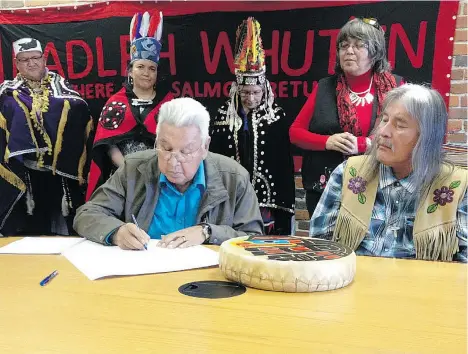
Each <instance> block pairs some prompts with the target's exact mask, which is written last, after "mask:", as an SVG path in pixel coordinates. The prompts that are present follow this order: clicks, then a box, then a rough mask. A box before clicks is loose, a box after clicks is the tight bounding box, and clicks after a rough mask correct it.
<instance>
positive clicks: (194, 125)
mask: <svg viewBox="0 0 468 354" xmlns="http://www.w3.org/2000/svg"><path fill="white" fill-rule="evenodd" d="M209 121H210V117H209V114H208V112H207V111H206V109H205V107H204V106H203V105H201V104H200V103H199V102H197V101H195V100H194V99H192V98H188V97H185V98H177V99H174V100H172V101H169V102H166V103H164V104H163V105H162V106H161V109H160V112H159V117H158V125H157V128H156V136H157V138H156V146H155V150H147V151H141V152H137V153H134V154H130V155H128V156H127V157H126V159H125V164H124V165H123V166H121V167H120V168H119V169H118V170H117V171H116V172H115V173H114V174H113V175H112V176H111V177H110V178H109V180H108V181H107V182H106V183H104V184H103V185H102V186H101V187H99V188H98V189H97V190H96V191H95V192H94V193H93V195H92V196H91V199H90V200H89V201H88V202H87V203H86V204H85V205H83V206H82V207H81V208H79V209H78V211H77V214H76V217H75V221H74V228H75V230H76V231H77V232H78V233H79V234H80V235H82V236H83V237H86V238H88V239H90V240H92V241H95V242H100V243H103V244H109V245H111V244H113V245H117V246H119V247H121V248H123V249H143V248H144V247H145V246H146V244H147V243H148V241H149V239H150V238H152V239H161V242H159V244H158V245H159V246H161V247H169V248H175V247H188V246H194V245H199V244H202V243H212V244H221V243H222V242H223V241H225V240H227V239H230V238H233V237H238V236H244V235H248V234H257V235H260V234H262V232H263V222H262V218H261V215H260V210H259V206H258V202H257V196H256V194H255V191H254V190H253V187H252V185H251V183H250V179H249V174H248V172H247V171H246V170H245V169H244V168H243V167H242V166H241V165H240V164H238V163H237V162H236V161H234V160H232V159H230V158H227V157H224V156H222V155H218V154H214V153H210V152H208V148H209V144H210V137H209V135H208V127H209ZM133 216H135V219H136V220H133ZM134 222H135V223H136V225H135V223H134ZM138 226H139V227H138Z"/></svg>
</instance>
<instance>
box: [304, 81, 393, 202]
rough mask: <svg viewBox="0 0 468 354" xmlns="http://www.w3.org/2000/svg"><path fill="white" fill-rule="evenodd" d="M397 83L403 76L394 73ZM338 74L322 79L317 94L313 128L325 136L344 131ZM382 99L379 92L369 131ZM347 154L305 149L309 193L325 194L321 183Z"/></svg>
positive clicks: (305, 170) (305, 168)
mask: <svg viewBox="0 0 468 354" xmlns="http://www.w3.org/2000/svg"><path fill="white" fill-rule="evenodd" d="M394 77H395V80H396V83H397V86H399V85H400V82H401V77H399V76H397V75H394ZM337 78H338V76H337V75H334V76H331V77H327V78H324V79H321V80H320V81H319V82H318V90H317V96H316V99H315V108H314V113H313V116H312V120H311V121H310V124H309V131H310V132H312V133H317V134H322V135H333V134H338V133H343V129H342V128H341V126H340V119H339V117H338V107H337V104H336V83H337ZM378 104H380V102H378V99H377V95H375V97H374V102H373V108H372V117H371V125H370V129H369V133H370V132H371V131H372V129H373V127H374V124H375V119H376V116H377V107H378ZM345 158H346V157H345V155H343V154H342V153H341V152H338V151H328V150H325V151H312V150H304V152H303V161H302V183H303V185H304V189H305V190H306V191H308V192H317V193H318V194H321V193H322V191H323V189H324V185H323V184H322V183H320V177H321V176H322V175H325V176H326V179H327V180H328V177H329V176H330V174H331V172H333V170H334V169H335V168H336V167H337V166H338V165H339V164H340V163H342V162H343V161H344V160H345Z"/></svg>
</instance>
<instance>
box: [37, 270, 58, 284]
mask: <svg viewBox="0 0 468 354" xmlns="http://www.w3.org/2000/svg"><path fill="white" fill-rule="evenodd" d="M57 275H58V270H54V271H53V272H52V273H50V274H49V275H48V276H46V277H45V278H44V279H43V280H42V281H41V282H40V283H39V284H40V285H41V286H44V285H47V284H48V283H49V282H50V281H51V280H52V279H54V278H55V277H56V276H57Z"/></svg>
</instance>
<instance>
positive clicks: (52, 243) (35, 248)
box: [0, 237, 85, 254]
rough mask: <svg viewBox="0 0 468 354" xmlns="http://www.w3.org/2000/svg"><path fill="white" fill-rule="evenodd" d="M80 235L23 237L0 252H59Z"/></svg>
mask: <svg viewBox="0 0 468 354" xmlns="http://www.w3.org/2000/svg"><path fill="white" fill-rule="evenodd" d="M84 240H85V239H84V238H82V237H25V238H22V239H21V240H18V241H15V242H12V243H9V244H8V245H6V246H3V247H1V248H0V254H9V253H10V254H61V253H62V252H63V251H65V250H66V249H68V248H70V247H73V246H74V245H76V244H78V243H80V242H83V241H84Z"/></svg>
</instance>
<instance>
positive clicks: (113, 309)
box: [0, 238, 467, 354]
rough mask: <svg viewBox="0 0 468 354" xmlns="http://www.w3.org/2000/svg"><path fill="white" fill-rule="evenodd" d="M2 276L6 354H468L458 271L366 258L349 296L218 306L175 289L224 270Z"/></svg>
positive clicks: (23, 267)
mask: <svg viewBox="0 0 468 354" xmlns="http://www.w3.org/2000/svg"><path fill="white" fill-rule="evenodd" d="M13 240H15V238H9V239H0V246H3V245H6V244H7V243H9V242H11V241H13ZM0 269H1V270H0V286H1V288H0V353H5V354H7V353H8V354H10V353H27V354H30V353H40V354H43V353H60V354H74V353H79V354H88V353H125V354H132V353H150V352H152V353H255V354H258V353H372V354H375V353H385V354H387V353H392V354H394V353H425V354H426V353H444V354H458V353H463V354H465V353H466V352H467V344H466V339H467V336H466V332H467V327H466V321H467V267H466V265H462V264H453V263H439V262H424V261H412V260H397V259H385V258H371V257H358V259H357V273H356V277H355V279H354V282H353V283H352V284H351V285H349V286H348V287H346V288H343V289H338V290H335V291H330V292H322V293H310V294H288V293H275V292H267V291H261V290H255V289H248V290H247V292H246V293H245V294H243V295H241V296H237V297H233V298H227V299H211V300H210V299H199V298H192V297H188V296H184V295H181V294H180V293H179V292H178V287H179V286H180V285H182V284H184V283H187V282H190V281H197V280H222V279H223V276H222V275H221V273H220V271H219V269H218V268H210V269H202V270H194V271H185V272H176V273H168V274H154V275H144V276H132V277H116V278H107V279H101V280H97V281H90V280H88V278H86V277H85V275H83V274H82V273H81V272H80V271H78V270H77V269H76V268H75V267H74V266H73V265H72V264H71V263H69V262H68V261H67V260H66V259H65V258H64V257H62V256H54V255H49V256H25V255H0ZM54 269H58V270H59V272H60V274H59V275H58V276H57V277H56V278H55V279H54V280H52V281H51V282H50V283H49V284H48V285H47V286H45V287H41V286H39V281H40V280H41V279H42V278H44V276H46V275H47V274H49V273H50V272H51V271H53V270H54Z"/></svg>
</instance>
